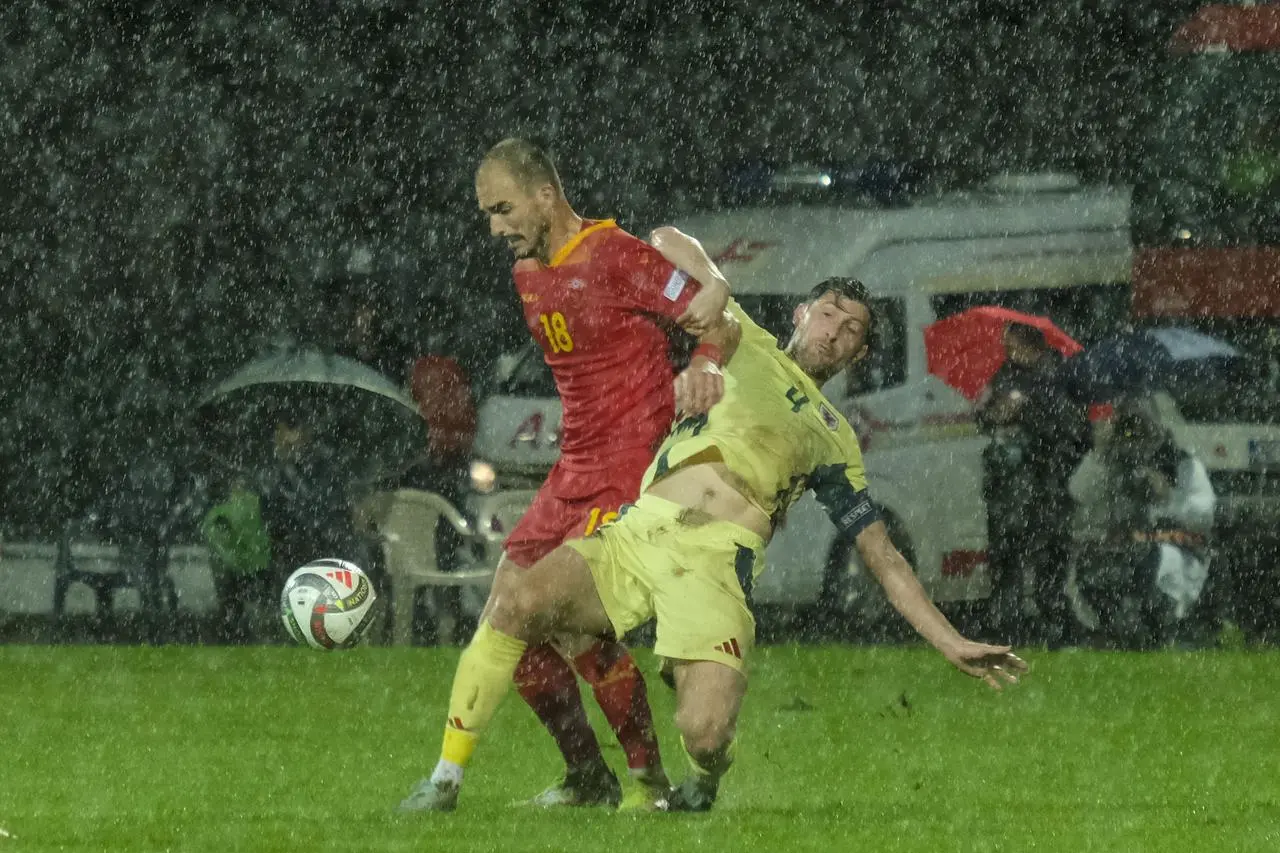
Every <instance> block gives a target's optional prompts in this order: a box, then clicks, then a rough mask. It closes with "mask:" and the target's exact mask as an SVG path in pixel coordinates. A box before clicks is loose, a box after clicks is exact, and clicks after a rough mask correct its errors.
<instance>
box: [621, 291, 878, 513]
mask: <svg viewBox="0 0 1280 853" xmlns="http://www.w3.org/2000/svg"><path fill="white" fill-rule="evenodd" d="M728 310H729V311H730V313H732V314H733V316H734V317H735V318H736V319H737V321H738V323H739V324H740V325H741V327H742V339H741V341H740V342H739V344H738V349H737V351H736V352H734V354H733V356H732V357H731V358H730V359H729V363H728V364H726V365H725V366H724V367H723V368H722V370H723V372H724V397H722V398H721V400H720V401H719V402H718V403H716V404H715V405H714V406H713V407H712V408H711V411H710V412H708V413H707V414H704V415H697V416H693V417H688V418H685V419H683V420H681V421H679V422H678V423H676V424H675V425H674V426H672V428H671V432H670V433H669V434H668V435H667V438H666V440H665V441H664V442H663V444H662V446H661V447H660V448H659V449H658V453H657V455H656V456H655V457H654V460H653V462H652V464H650V466H649V470H648V471H646V472H645V476H644V481H643V483H642V485H641V493H643V492H644V491H645V490H646V489H648V487H649V486H650V485H651V484H652V483H654V482H656V481H658V480H661V479H662V478H663V477H665V476H666V475H667V474H669V473H670V472H672V471H674V470H676V469H677V468H679V467H681V465H684V464H687V463H698V462H706V461H720V462H723V463H724V464H725V465H726V466H727V467H728V469H729V470H730V471H732V472H733V473H734V474H735V475H737V476H738V477H739V478H741V480H742V482H743V484H744V485H745V489H746V492H744V497H746V498H747V500H749V501H751V502H752V503H753V504H755V505H756V506H757V507H759V508H760V509H761V510H762V511H763V512H764V513H765V514H766V515H768V516H769V518H770V520H771V521H772V523H773V526H774V528H775V529H776V528H777V526H778V524H779V523H780V522H781V520H782V518H783V517H784V516H785V514H786V511H787V510H788V509H789V508H790V507H791V505H792V504H793V503H795V502H796V500H798V499H799V497H800V495H802V494H803V493H804V491H805V489H813V492H814V495H815V496H816V497H817V498H818V500H819V502H820V503H822V505H823V506H824V507H825V508H826V510H827V513H828V514H829V515H830V516H831V519H832V521H833V522H834V523H835V524H836V527H837V528H839V529H840V530H841V532H842V533H843V534H845V535H847V536H856V535H857V534H858V533H859V532H860V531H861V530H862V529H863V528H865V527H866V526H867V525H869V524H871V523H872V522H873V521H875V520H876V518H877V513H876V511H875V507H874V505H873V504H872V503H871V500H870V498H869V496H868V495H867V481H866V474H865V472H864V470H863V467H862V451H861V448H860V447H859V446H858V438H857V436H856V435H855V434H854V432H853V428H852V427H851V426H849V422H848V421H846V420H845V418H844V416H843V415H841V414H840V413H839V412H838V411H836V408H835V407H834V406H832V405H831V403H830V402H828V400H827V398H826V397H825V396H824V395H823V393H822V390H821V389H820V388H819V387H818V386H817V384H816V383H815V382H814V381H813V380H812V379H811V378H809V376H808V374H806V373H805V372H804V371H803V370H801V369H800V366H799V365H797V364H796V363H795V361H793V360H792V358H791V356H789V355H787V354H786V353H785V352H783V350H782V348H781V347H780V346H779V345H778V340H777V338H775V337H774V336H773V335H771V334H769V333H768V332H767V331H765V330H764V329H762V328H761V327H760V326H759V325H757V324H756V323H755V321H754V320H752V319H751V318H750V317H749V316H748V315H747V314H746V312H744V311H743V310H742V308H741V307H740V306H739V305H738V303H737V302H736V301H734V300H732V299H730V300H729V307H728Z"/></svg>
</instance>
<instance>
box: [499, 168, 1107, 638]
mask: <svg viewBox="0 0 1280 853" xmlns="http://www.w3.org/2000/svg"><path fill="white" fill-rule="evenodd" d="M810 174H812V173H810ZM817 177H818V179H819V180H820V179H821V174H820V173H818V175H817ZM1128 208H1129V197H1128V193H1127V191H1125V190H1122V189H1109V188H1083V187H1080V186H1078V185H1077V184H1076V183H1075V182H1074V181H1071V180H1069V179H1059V178H1053V179H1050V180H1043V179H1041V178H1040V177H1036V178H1033V179H1030V180H1027V181H1019V180H1005V181H1003V182H1002V183H1000V184H998V185H993V186H989V187H986V188H982V189H979V190H977V191H971V192H964V193H952V194H947V195H941V196H936V197H932V198H922V199H915V200H914V201H912V202H911V203H910V204H909V205H907V206H903V207H898V208H886V207H883V206H873V205H870V204H862V205H854V206H840V205H831V204H803V205H789V206H772V207H764V206H761V207H749V208H740V209H736V210H733V211H731V212H723V213H714V214H708V215H704V216H698V217H692V218H689V219H687V220H685V221H681V222H678V223H676V224H677V225H678V226H679V227H680V228H682V229H683V230H685V231H687V232H688V233H690V234H692V235H694V236H696V237H697V238H698V239H700V240H701V241H702V243H703V245H704V246H705V247H706V248H707V250H708V252H709V253H710V254H712V256H713V257H714V258H715V259H716V260H717V262H718V263H719V264H720V266H721V268H722V269H723V270H724V272H725V275H726V276H727V277H728V279H729V281H730V283H731V284H732V286H733V289H734V293H735V297H736V298H737V299H738V301H739V302H740V303H741V304H742V306H743V307H744V309H746V310H747V312H748V313H749V314H751V315H752V316H753V317H754V318H755V319H756V320H757V321H758V322H760V323H761V325H763V326H765V327H766V328H768V329H769V330H770V331H772V332H774V333H775V334H777V335H779V337H780V338H782V339H785V338H786V336H787V334H788V332H789V329H790V323H791V313H792V309H793V308H794V306H795V305H796V304H797V303H798V302H799V301H801V300H802V299H803V298H804V297H805V296H806V295H807V293H808V291H809V289H810V288H811V287H812V286H813V285H814V284H816V283H817V282H819V281H820V280H822V279H823V278H826V277H829V276H833V275H842V276H854V277H857V278H859V279H861V280H862V281H864V282H866V284H867V285H868V286H869V287H870V288H871V290H872V293H873V294H874V297H875V298H874V302H875V304H874V306H873V308H874V310H875V312H876V314H877V340H876V342H875V348H874V351H873V353H872V354H871V356H870V357H869V358H868V359H867V360H866V361H865V363H864V364H863V365H862V366H861V367H860V369H859V370H858V371H857V372H856V373H855V374H853V375H847V376H846V375H842V376H839V377H836V378H835V379H833V380H831V382H830V383H828V385H827V387H826V388H825V389H824V390H825V391H826V393H827V394H828V395H829V397H830V398H831V400H832V402H833V403H834V404H836V405H838V406H839V407H840V409H841V410H842V411H843V412H845V414H846V415H847V416H848V417H849V419H850V422H851V423H852V424H853V426H854V428H855V430H856V431H857V432H858V435H859V437H860V439H861V440H862V443H863V450H864V455H865V461H866V466H867V473H868V477H869V480H870V483H871V492H872V495H873V496H874V498H875V499H876V501H877V502H878V503H879V504H880V505H881V507H882V508H883V512H884V514H885V517H886V519H887V521H888V523H889V525H890V527H891V532H892V535H893V536H894V538H895V541H896V542H897V543H898V545H899V547H901V548H902V549H903V550H904V552H905V553H906V554H907V555H908V557H909V558H910V559H911V560H912V562H913V564H914V565H915V567H916V570H917V572H918V573H919V575H920V577H921V580H922V581H923V583H924V585H925V587H926V589H927V590H928V591H929V593H930V595H932V596H933V597H934V599H935V600H936V601H939V602H948V601H963V600H973V599H978V598H981V597H984V596H985V595H986V594H987V590H988V578H987V572H986V565H985V559H986V522H985V510H984V507H983V504H982V500H981V492H980V464H979V460H980V453H981V449H982V447H983V445H984V444H985V442H986V439H985V438H984V437H982V436H980V435H979V434H978V432H977V430H976V428H975V426H974V422H973V406H972V404H971V403H969V402H968V401H967V400H966V399H965V398H964V397H963V396H962V395H961V394H960V393H959V392H957V391H955V390H953V389H951V388H949V387H947V386H946V385H944V384H943V383H942V382H941V381H940V380H938V379H936V378H935V377H932V376H930V375H929V374H928V373H927V372H926V367H925V352H924V338H923V329H924V327H925V326H927V325H928V324H929V323H931V322H933V321H934V320H935V319H938V318H941V317H944V316H947V315H949V314H952V313H955V312H956V311H959V310H963V309H964V308H967V307H970V306H971V305H979V304H989V303H997V304H1002V305H1006V306H1009V307H1013V308H1018V309H1021V310H1027V311H1031V312H1033V313H1040V314H1049V315H1050V316H1052V317H1053V318H1054V319H1055V320H1056V321H1057V322H1058V323H1059V324H1060V325H1062V326H1063V327H1064V328H1065V329H1066V330H1067V331H1068V332H1069V333H1071V334H1073V335H1074V336H1076V337H1077V339H1078V340H1081V341H1082V342H1085V341H1089V340H1093V339H1096V338H1099V337H1102V336H1104V335H1105V334H1107V333H1109V332H1111V331H1113V330H1114V326H1115V324H1116V323H1118V322H1120V321H1121V320H1122V319H1123V318H1124V317H1125V316H1126V315H1127V313H1128V301H1129V291H1128V287H1127V282H1128V278H1129V270H1130V261H1131V257H1130V249H1129V238H1128V228H1129V222H1128ZM500 374H501V375H500V376H499V377H498V388H497V393H496V394H494V395H492V396H490V397H489V398H488V399H486V400H485V401H484V402H483V403H482V405H481V408H480V412H479V421H480V430H479V434H478V437H477V444H476V451H477V454H478V455H479V456H480V457H481V458H483V459H485V460H486V461H487V462H489V463H490V464H492V465H493V466H494V468H495V469H496V470H497V472H498V480H499V484H500V485H499V489H498V491H496V492H495V493H493V494H492V495H490V496H489V497H487V498H482V499H480V503H479V504H478V505H477V507H476V509H477V511H478V512H477V514H478V517H479V518H480V520H481V523H482V525H483V524H496V525H498V526H499V527H507V528H508V529H509V525H510V524H513V523H514V521H515V519H517V518H518V516H519V508H520V507H521V506H522V501H527V499H528V498H529V497H531V495H532V491H531V490H532V489H534V488H536V486H537V484H538V481H539V480H540V478H541V476H542V475H544V474H545V472H546V471H547V469H548V468H549V467H550V465H551V464H552V463H553V462H554V461H555V459H556V456H557V452H558V448H557V440H558V429H559V423H560V407H559V402H558V400H557V399H556V398H555V386H554V383H553V382H552V380H551V377H550V374H549V372H548V370H547V368H546V367H545V365H544V364H543V361H542V358H541V353H540V352H538V351H537V349H536V348H535V347H533V346H532V345H531V346H529V347H528V348H527V349H525V350H523V351H521V352H519V353H515V354H512V355H510V356H508V357H506V358H505V359H504V361H503V364H502V365H501V366H500ZM768 560H769V571H768V572H765V573H764V575H763V576H762V577H761V578H760V580H759V581H758V582H757V585H756V588H755V591H754V597H755V600H756V602H757V603H759V604H764V605H786V606H788V607H798V606H801V607H802V606H807V605H819V606H821V607H825V608H831V609H836V610H847V609H850V608H853V609H856V610H861V609H865V608H872V609H879V607H880V604H879V601H880V599H877V598H876V597H874V596H864V595H863V590H864V588H865V587H866V584H865V583H864V582H863V581H864V576H863V575H862V570H861V567H860V566H859V565H858V564H857V560H856V557H853V556H851V555H850V553H849V552H848V550H847V549H846V548H843V547H841V546H840V545H839V544H838V542H837V541H836V538H835V536H834V528H833V527H832V526H831V524H830V522H828V520H827V518H826V515H825V513H824V512H823V511H822V509H821V508H820V507H819V506H818V504H817V503H816V501H814V500H813V498H812V497H811V496H807V497H805V498H804V499H802V500H801V501H800V502H799V503H798V504H797V505H796V506H795V507H794V508H793V509H792V511H791V512H790V514H789V517H788V519H787V523H786V525H785V527H783V528H782V529H781V530H779V531H778V533H777V535H776V536H775V538H774V541H773V542H772V544H771V545H770V547H769V551H768ZM864 615H870V614H864Z"/></svg>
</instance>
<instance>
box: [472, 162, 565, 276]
mask: <svg viewBox="0 0 1280 853" xmlns="http://www.w3.org/2000/svg"><path fill="white" fill-rule="evenodd" d="M476 201H477V202H478V203H479V204H480V209H481V210H482V211H484V214H485V215H486V216H488V217H489V233H490V234H492V235H493V236H494V237H497V238H498V239H499V240H502V241H504V242H505V243H506V244H507V245H508V246H509V247H510V248H511V251H512V252H513V253H514V254H515V256H516V258H517V259H523V258H538V259H540V260H541V261H542V262H543V263H548V262H549V261H550V259H551V255H552V250H553V248H554V246H553V243H555V245H556V246H558V245H560V242H561V241H562V240H564V239H568V237H567V236H563V235H562V237H561V239H559V240H557V239H554V238H553V235H552V230H553V229H555V228H557V227H558V228H559V231H560V232H563V233H564V234H566V235H567V234H569V233H572V232H574V231H576V230H577V227H578V225H577V215H576V214H575V213H574V212H573V209H572V208H570V207H569V203H568V202H567V201H565V198H564V190H563V189H561V186H560V176H559V175H557V174H556V167H555V165H554V164H553V163H552V162H551V158H550V157H548V156H547V154H546V152H544V151H543V150H542V149H541V148H539V147H538V146H536V145H534V144H533V143H532V142H527V141H525V140H523V139H504V140H502V141H501V142H499V143H498V144H497V145H495V146H493V147H492V148H490V149H489V153H488V154H486V155H484V159H483V160H481V161H480V167H479V168H478V169H476Z"/></svg>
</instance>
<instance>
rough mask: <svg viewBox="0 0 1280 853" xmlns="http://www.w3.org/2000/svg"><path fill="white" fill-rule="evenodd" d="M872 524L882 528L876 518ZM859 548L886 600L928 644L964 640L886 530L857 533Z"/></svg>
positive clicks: (937, 645)
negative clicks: (921, 582) (858, 534)
mask: <svg viewBox="0 0 1280 853" xmlns="http://www.w3.org/2000/svg"><path fill="white" fill-rule="evenodd" d="M875 527H879V528H880V530H881V531H883V529H884V528H883V525H882V524H880V523H879V522H877V523H876V525H875ZM864 537H865V539H864ZM858 552H859V554H861V556H862V559H863V563H864V564H865V565H866V566H867V568H868V569H870V571H871V573H872V574H874V575H875V577H876V580H878V581H879V582H880V586H881V587H883V588H884V592H885V595H886V596H887V597H888V599H889V603H890V604H892V605H893V608H894V609H895V610H897V611H898V612H899V613H901V614H902V617H903V618H904V619H906V620H907V622H908V623H909V624H910V625H911V627H912V628H915V629H916V632H917V633H919V634H920V636H921V637H924V639H925V640H927V641H928V642H929V644H930V645H932V646H933V647H934V648H936V649H938V650H939V651H945V650H946V649H947V648H949V647H953V646H955V645H956V644H958V643H962V642H964V637H962V636H961V635H960V632H958V631H957V630H956V629H955V628H954V627H953V626H952V624H951V623H950V622H948V621H947V617H945V616H943V615H942V612H941V611H939V610H938V608H937V607H936V606H934V603H933V601H932V600H930V598H929V594H928V593H927V592H925V589H924V587H923V586H922V585H921V584H920V580H919V578H917V577H916V574H915V572H914V571H913V570H912V569H911V565H910V564H909V563H908V562H907V561H906V559H905V558H904V557H903V556H902V554H901V553H900V552H899V551H898V549H897V548H896V547H894V545H893V543H892V542H891V541H890V540H889V537H888V534H887V532H884V533H879V532H876V531H873V530H872V529H871V528H869V529H868V530H867V531H864V533H863V534H861V535H860V536H859V537H858Z"/></svg>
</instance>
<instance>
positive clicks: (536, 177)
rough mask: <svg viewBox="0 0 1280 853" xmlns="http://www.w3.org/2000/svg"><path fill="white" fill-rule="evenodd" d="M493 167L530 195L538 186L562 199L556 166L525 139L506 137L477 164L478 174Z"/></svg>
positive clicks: (561, 189) (562, 194) (562, 187)
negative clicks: (547, 187)
mask: <svg viewBox="0 0 1280 853" xmlns="http://www.w3.org/2000/svg"><path fill="white" fill-rule="evenodd" d="M494 166H498V167H501V168H502V170H503V171H505V172H506V173H507V174H508V175H510V176H511V178H512V179H513V180H514V181H515V183H516V185H517V186H519V187H520V189H521V190H523V191H524V192H526V193H529V194H532V193H534V192H536V191H537V190H538V188H540V187H544V186H551V187H552V188H553V189H554V190H555V193H556V195H558V196H561V197H563V196H564V186H563V185H562V184H561V183H560V175H559V173H558V172H556V166H555V163H552V162H551V158H550V157H549V156H548V155H547V152H545V151H543V150H542V149H541V148H539V147H538V146H536V145H534V144H533V143H532V142H529V141H528V140H526V139H517V138H515V137H509V138H507V139H504V140H502V141H501V142H499V143H498V144H497V145H495V146H493V147H492V148H490V149H489V150H488V152H487V153H486V154H485V155H484V159H482V160H481V161H480V166H479V168H478V169H477V174H478V173H479V172H483V171H485V170H487V169H490V168H492V167H494Z"/></svg>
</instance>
